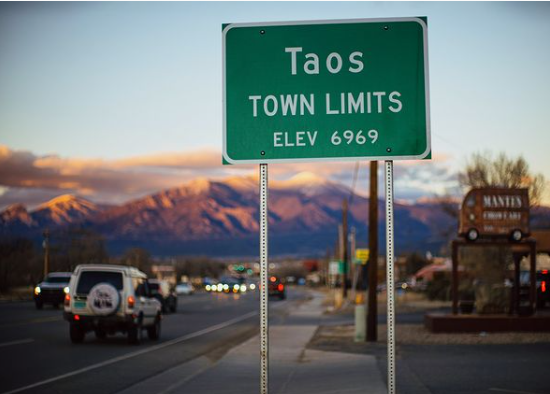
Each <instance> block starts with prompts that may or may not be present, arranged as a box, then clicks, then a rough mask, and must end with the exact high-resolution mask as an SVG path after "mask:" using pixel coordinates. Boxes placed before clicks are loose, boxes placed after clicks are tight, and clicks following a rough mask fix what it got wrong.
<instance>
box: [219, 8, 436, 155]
mask: <svg viewBox="0 0 550 394" xmlns="http://www.w3.org/2000/svg"><path fill="white" fill-rule="evenodd" d="M223 79H224V81H223V89H224V91H223V97H224V105H223V108H224V113H223V118H224V119H223V126H224V147H223V149H224V152H223V157H224V162H225V163H226V164H238V163H271V162H296V161H318V160H359V159H366V160H399V159H422V158H425V157H426V156H428V154H429V152H430V116H429V94H428V49H427V26H426V23H425V20H423V19H421V18H391V19H365V20H363V19H361V20H339V21H318V22H317V21H315V22H284V23H262V24H256V23H246V24H244V23H240V24H229V25H225V26H224V29H223Z"/></svg>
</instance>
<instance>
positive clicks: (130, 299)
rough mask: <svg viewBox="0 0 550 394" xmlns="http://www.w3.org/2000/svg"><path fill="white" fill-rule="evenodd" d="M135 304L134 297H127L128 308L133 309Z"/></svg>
mask: <svg viewBox="0 0 550 394" xmlns="http://www.w3.org/2000/svg"><path fill="white" fill-rule="evenodd" d="M135 304H136V299H135V298H134V296H128V308H133V307H134V305H135Z"/></svg>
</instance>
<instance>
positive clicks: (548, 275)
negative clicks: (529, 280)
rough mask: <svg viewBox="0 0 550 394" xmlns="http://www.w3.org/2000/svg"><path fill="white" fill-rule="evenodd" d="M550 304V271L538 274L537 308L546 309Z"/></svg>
mask: <svg viewBox="0 0 550 394" xmlns="http://www.w3.org/2000/svg"><path fill="white" fill-rule="evenodd" d="M547 303H550V271H548V270H542V271H538V272H537V307H538V308H544V306H545V305H546V304H547Z"/></svg>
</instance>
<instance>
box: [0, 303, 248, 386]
mask: <svg viewBox="0 0 550 394" xmlns="http://www.w3.org/2000/svg"><path fill="white" fill-rule="evenodd" d="M257 314H258V312H256V311H252V312H249V313H247V314H245V315H242V316H239V317H236V318H234V319H231V320H228V321H226V322H223V323H220V324H216V325H214V326H210V327H207V328H204V329H202V330H199V331H195V332H192V333H191V334H187V335H184V336H181V337H178V338H175V339H172V340H170V341H166V342H163V343H160V344H158V345H156V346H150V347H148V348H145V349H142V350H138V351H135V352H131V353H128V354H125V355H122V356H119V357H115V358H111V359H109V360H105V361H102V362H100V363H97V364H93V365H90V366H88V367H84V368H81V369H77V370H76V371H72V372H68V373H66V374H63V375H59V376H56V377H53V378H50V379H46V380H42V381H40V382H37V383H33V384H29V385H28V386H24V387H20V388H17V389H15V390H11V391H6V392H4V393H2V394H14V393H20V392H21V391H25V390H29V389H32V388H35V387H39V386H43V385H45V384H48V383H52V382H56V381H58V380H61V379H66V378H70V377H71V376H75V375H79V374H81V373H84V372H88V371H92V370H94V369H97V368H101V367H105V366H107V365H111V364H114V363H117V362H119V361H124V360H128V359H129V358H132V357H136V356H140V355H142V354H145V353H149V352H154V351H155V350H159V349H162V348H165V347H168V346H171V345H175V344H176V343H180V342H184V341H187V340H189V339H192V338H196V337H200V336H201V335H205V334H208V333H211V332H213V331H217V330H220V329H222V328H225V327H228V326H231V325H233V324H235V323H238V322H240V321H243V320H246V319H248V318H249V317H252V316H254V315H257Z"/></svg>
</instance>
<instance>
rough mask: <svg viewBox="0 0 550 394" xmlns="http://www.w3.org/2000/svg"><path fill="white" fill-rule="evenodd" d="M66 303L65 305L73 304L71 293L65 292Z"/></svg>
mask: <svg viewBox="0 0 550 394" xmlns="http://www.w3.org/2000/svg"><path fill="white" fill-rule="evenodd" d="M64 304H65V306H70V305H71V296H70V295H69V294H65V302H64Z"/></svg>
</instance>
